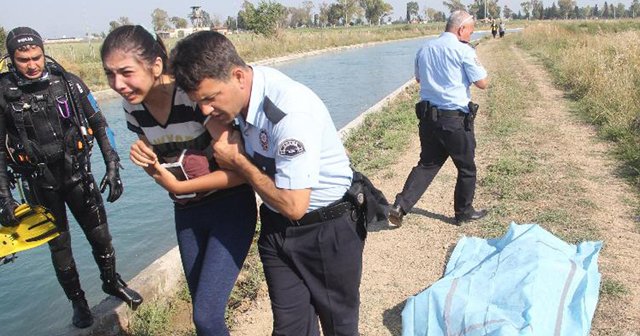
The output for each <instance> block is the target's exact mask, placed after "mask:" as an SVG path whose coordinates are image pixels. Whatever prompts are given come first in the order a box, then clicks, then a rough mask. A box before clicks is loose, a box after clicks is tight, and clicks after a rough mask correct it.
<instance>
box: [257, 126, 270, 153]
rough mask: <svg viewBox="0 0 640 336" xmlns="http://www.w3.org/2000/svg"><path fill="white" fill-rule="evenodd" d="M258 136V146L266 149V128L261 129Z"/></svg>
mask: <svg viewBox="0 0 640 336" xmlns="http://www.w3.org/2000/svg"><path fill="white" fill-rule="evenodd" d="M258 138H259V139H260V146H262V150H264V151H266V150H267V149H269V137H268V136H267V130H265V129H264V128H263V129H261V130H260V135H258Z"/></svg>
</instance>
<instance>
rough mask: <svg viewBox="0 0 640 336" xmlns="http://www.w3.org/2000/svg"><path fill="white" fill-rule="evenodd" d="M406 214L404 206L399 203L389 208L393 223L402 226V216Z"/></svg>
mask: <svg viewBox="0 0 640 336" xmlns="http://www.w3.org/2000/svg"><path fill="white" fill-rule="evenodd" d="M404 215H406V213H405V212H404V210H402V207H401V206H399V205H394V206H392V207H391V208H389V222H391V224H393V225H395V226H397V227H400V226H401V225H402V218H403V217H404Z"/></svg>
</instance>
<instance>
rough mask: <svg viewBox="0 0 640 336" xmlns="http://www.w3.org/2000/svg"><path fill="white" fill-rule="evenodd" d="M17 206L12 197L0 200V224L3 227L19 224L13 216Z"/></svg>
mask: <svg viewBox="0 0 640 336" xmlns="http://www.w3.org/2000/svg"><path fill="white" fill-rule="evenodd" d="M18 205H19V204H18V202H16V200H14V199H13V197H2V198H0V224H2V225H3V226H16V225H18V223H20V221H19V220H18V219H17V218H16V214H15V210H16V208H17V207H18Z"/></svg>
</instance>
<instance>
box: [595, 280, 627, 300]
mask: <svg viewBox="0 0 640 336" xmlns="http://www.w3.org/2000/svg"><path fill="white" fill-rule="evenodd" d="M627 294H629V290H628V289H627V288H626V287H625V286H624V285H623V284H622V283H620V282H619V281H616V280H611V279H604V280H602V284H601V285H600V295H603V296H609V297H612V298H616V299H619V298H621V297H623V296H625V295H627Z"/></svg>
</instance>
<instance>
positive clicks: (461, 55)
mask: <svg viewBox="0 0 640 336" xmlns="http://www.w3.org/2000/svg"><path fill="white" fill-rule="evenodd" d="M415 76H416V79H418V80H419V81H420V99H421V100H426V101H429V102H431V104H432V105H434V106H437V107H438V108H440V109H443V110H462V111H464V112H465V113H468V112H469V108H468V106H467V105H468V104H469V101H471V90H470V89H469V87H470V86H471V84H473V83H474V82H476V81H479V80H481V79H484V78H486V77H487V71H486V70H485V69H484V67H483V66H482V65H481V64H480V62H479V61H478V56H477V55H476V51H475V50H474V49H473V48H471V46H469V45H468V44H465V43H462V42H460V41H458V38H457V37H456V35H454V34H453V33H449V32H444V33H442V34H440V36H439V37H438V38H435V39H430V40H428V41H427V42H426V43H425V44H424V46H422V48H420V50H418V53H417V54H416V61H415Z"/></svg>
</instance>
